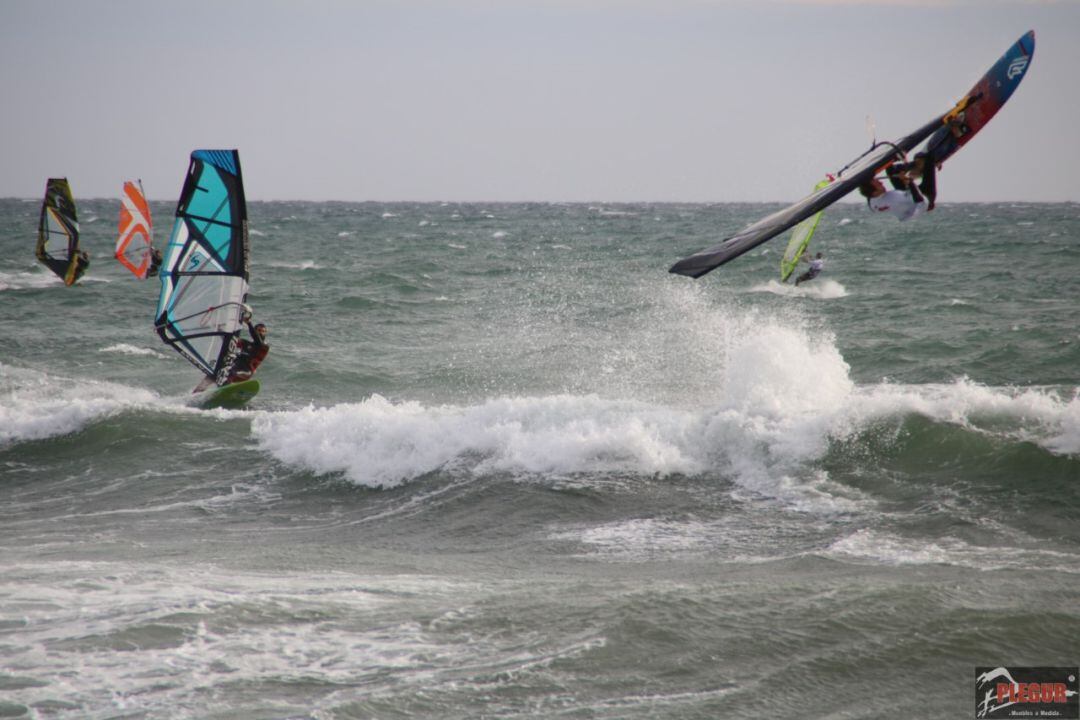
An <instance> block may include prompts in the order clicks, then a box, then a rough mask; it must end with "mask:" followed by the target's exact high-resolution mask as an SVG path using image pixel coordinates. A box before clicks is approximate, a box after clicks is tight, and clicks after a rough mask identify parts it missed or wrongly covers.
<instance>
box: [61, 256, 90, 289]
mask: <svg viewBox="0 0 1080 720" xmlns="http://www.w3.org/2000/svg"><path fill="white" fill-rule="evenodd" d="M88 267H90V253H88V252H87V251H85V250H80V251H78V252H77V253H75V256H74V257H73V258H72V259H71V267H70V269H69V270H68V273H69V275H68V276H67V277H65V278H64V283H65V284H67V285H74V284H75V283H76V282H78V281H79V278H81V277H82V276H83V273H84V272H86V268H88Z"/></svg>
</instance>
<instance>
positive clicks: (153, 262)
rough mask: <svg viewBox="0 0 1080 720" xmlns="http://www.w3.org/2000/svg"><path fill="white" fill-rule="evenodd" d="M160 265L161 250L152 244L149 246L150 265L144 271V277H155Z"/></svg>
mask: <svg viewBox="0 0 1080 720" xmlns="http://www.w3.org/2000/svg"><path fill="white" fill-rule="evenodd" d="M160 267H161V251H160V250H158V249H157V248H156V247H154V246H152V245H151V246H150V267H149V269H147V271H146V277H156V276H157V274H158V268H160Z"/></svg>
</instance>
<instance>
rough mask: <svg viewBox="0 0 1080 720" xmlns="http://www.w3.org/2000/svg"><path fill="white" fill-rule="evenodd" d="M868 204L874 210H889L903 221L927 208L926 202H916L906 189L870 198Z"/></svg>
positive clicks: (890, 191)
mask: <svg viewBox="0 0 1080 720" xmlns="http://www.w3.org/2000/svg"><path fill="white" fill-rule="evenodd" d="M866 204H867V205H869V206H870V209H871V210H873V211H874V212H888V213H892V214H893V215H895V216H896V219H897V220H900V221H901V222H903V221H904V220H910V219H911V218H913V217H915V216H916V215H918V214H919V213H921V212H922V211H923V210H925V209H926V205H925V203H921V202H918V203H917V202H915V200H914V199H912V197H911V193H909V192H908V191H906V190H889V191H888V192H886V193H885V194H884V195H878V196H877V197H872V198H869V199H868V200H867V201H866Z"/></svg>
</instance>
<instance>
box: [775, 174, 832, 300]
mask: <svg viewBox="0 0 1080 720" xmlns="http://www.w3.org/2000/svg"><path fill="white" fill-rule="evenodd" d="M830 182H832V181H831V180H822V181H821V182H819V183H818V184H817V185H815V186H814V192H817V191H818V190H821V189H822V188H823V187H826V186H827V185H828V184H829V183H830ZM823 212H825V211H824V210H818V211H817V212H816V213H814V214H813V215H811V216H810V217H808V218H806V219H805V220H803V221H802V222H801V223H799V224H798V225H796V226H795V229H794V230H792V231H791V240H789V241H788V246H787V250H785V251H784V257H782V258H780V282H787V279H788V278H789V277H791V274H792V273H794V272H795V268H797V267H798V266H799V258H801V257H802V254H803V253H804V252H806V247H807V246H808V245H809V244H810V238H812V237H814V230H816V229H817V226H818V223H819V222H820V221H821V214H822V213H823Z"/></svg>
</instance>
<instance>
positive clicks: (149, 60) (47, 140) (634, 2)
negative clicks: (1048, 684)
mask: <svg viewBox="0 0 1080 720" xmlns="http://www.w3.org/2000/svg"><path fill="white" fill-rule="evenodd" d="M1029 29H1034V30H1035V36H1036V50H1035V58H1034V62H1033V63H1032V66H1031V68H1030V70H1029V72H1028V74H1027V77H1026V78H1025V79H1024V81H1023V84H1022V85H1021V86H1020V87H1019V89H1018V90H1017V91H1016V94H1015V95H1014V96H1013V97H1012V99H1011V100H1010V101H1009V103H1008V104H1007V105H1006V106H1005V107H1004V108H1003V109H1002V111H1001V112H1000V113H999V114H998V115H997V116H996V117H995V118H994V119H993V121H992V122H991V123H990V124H989V125H988V126H987V127H986V128H985V129H984V130H983V131H982V132H981V133H980V134H979V136H978V137H977V138H975V139H974V140H973V141H972V142H971V144H970V145H967V146H966V147H965V148H964V149H963V150H962V151H961V152H960V153H958V154H957V155H956V156H955V157H954V158H952V159H951V160H950V161H949V163H948V164H947V165H946V167H945V169H944V171H943V172H942V173H941V175H940V176H939V191H940V199H941V201H943V202H949V201H996V200H1023V201H1063V200H1071V201H1078V200H1080V191H1078V190H1077V187H1078V185H1080V179H1078V177H1077V174H1078V170H1080V0H1059V1H1057V2H1053V1H1047V0H1042V1H1035V0H746V1H745V2H744V1H742V0H303V1H302V2H300V1H297V2H284V1H282V0H184V2H172V1H170V2H160V1H158V0H130V1H129V0H112V1H108V2H106V1H104V0H103V1H94V0H49V1H47V2H44V1H42V0H0V108H2V112H0V149H2V154H0V168H2V169H0V197H25V198H35V197H38V196H41V195H43V193H44V189H45V181H46V179H47V178H48V177H50V176H66V177H68V178H69V180H70V181H71V185H72V190H73V191H74V193H75V196H76V198H92V197H106V198H108V197H118V196H119V193H120V188H121V185H122V183H123V181H124V180H125V179H127V178H142V180H143V183H144V185H145V187H146V190H147V194H148V195H149V196H150V197H151V198H153V199H158V200H172V199H175V198H176V197H177V195H178V194H179V191H180V187H181V185H182V181H183V175H184V173H185V171H186V169H187V158H188V155H189V154H190V152H191V151H192V150H193V149H196V148H232V147H235V148H239V150H240V159H241V163H242V165H243V169H244V180H245V187H246V189H247V194H248V198H249V199H252V200H286V199H298V200H351V201H363V200H450V201H459V200H464V201H467V200H473V201H518V200H537V201H587V202H613V201H707V202H736V201H786V200H796V199H798V198H799V197H802V196H803V195H805V194H807V193H808V192H809V191H810V189H811V188H812V186H813V184H814V183H815V182H816V181H817V180H818V179H819V178H820V177H821V176H822V175H823V174H824V173H825V172H827V171H830V170H836V169H838V168H839V167H841V166H842V165H844V164H845V163H846V162H847V161H849V160H851V159H852V158H853V157H854V156H856V155H858V154H859V153H861V152H862V151H863V150H865V149H866V148H867V147H869V144H870V133H869V132H868V129H867V128H868V122H867V118H868V117H871V118H872V119H873V122H874V125H875V127H876V133H877V137H878V138H879V139H896V138H898V137H900V136H902V135H905V134H907V133H908V132H910V131H912V130H914V129H915V128H916V127H918V126H920V125H922V124H923V123H925V122H926V121H928V120H930V119H931V118H932V117H933V116H935V115H938V114H941V113H943V112H945V111H946V110H948V109H949V108H950V107H952V105H953V103H955V102H956V101H957V100H959V99H960V97H961V96H962V95H963V94H964V93H966V92H967V91H968V89H970V87H971V86H972V85H973V84H974V83H975V81H976V80H978V79H979V77H980V76H981V75H982V74H983V73H984V72H985V71H986V70H987V69H988V68H989V67H990V66H991V65H992V64H993V63H994V62H995V61H996V60H997V59H998V57H1000V56H1001V54H1002V53H1003V52H1004V51H1005V50H1006V49H1007V48H1008V47H1009V46H1010V45H1011V44H1012V43H1013V42H1015V41H1016V40H1017V39H1018V38H1019V37H1020V36H1021V35H1022V34H1023V33H1025V32H1026V31H1027V30H1029Z"/></svg>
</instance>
